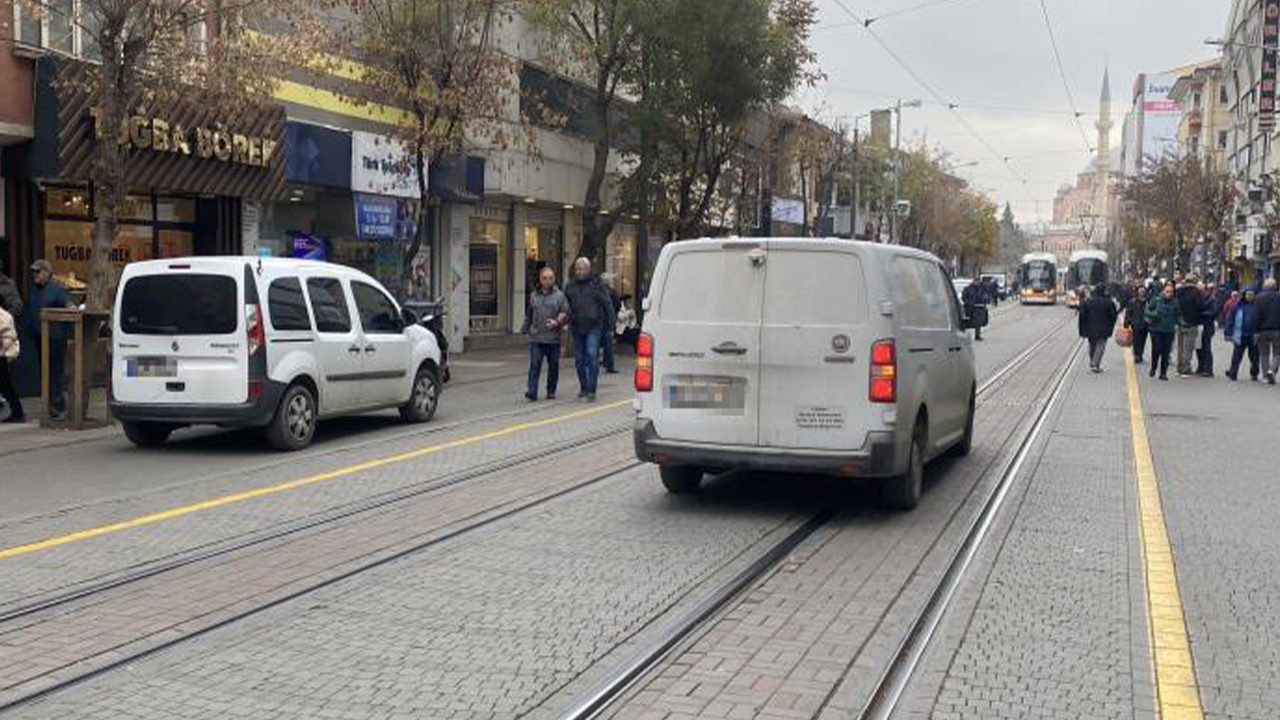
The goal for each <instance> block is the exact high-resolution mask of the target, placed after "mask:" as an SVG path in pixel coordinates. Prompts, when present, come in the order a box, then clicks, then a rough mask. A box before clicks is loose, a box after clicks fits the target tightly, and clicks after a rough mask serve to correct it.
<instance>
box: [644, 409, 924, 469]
mask: <svg viewBox="0 0 1280 720" xmlns="http://www.w3.org/2000/svg"><path fill="white" fill-rule="evenodd" d="M634 440H635V450H636V457H637V458H638V459H639V460H640V461H641V462H649V463H656V464H658V465H694V466H699V467H706V468H710V469H720V468H723V469H726V470H772V471H778V472H806V473H818V474H822V475H838V476H841V477H866V478H885V477H896V476H898V475H901V474H902V472H903V470H904V466H905V465H906V455H905V453H899V452H898V443H897V441H896V440H895V438H894V433H893V432H873V433H868V434H867V443H866V445H865V446H864V447H863V448H862V449H860V450H853V451H846V450H841V451H823V450H782V449H777V448H758V447H747V446H740V445H738V446H725V445H710V444H706V443H694V442H687V441H683V440H664V439H662V438H660V437H658V433H657V431H656V430H655V429H654V427H653V421H652V420H637V421H636V426H635V431H634ZM899 455H901V456H902V457H899Z"/></svg>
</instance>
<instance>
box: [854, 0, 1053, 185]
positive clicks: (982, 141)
mask: <svg viewBox="0 0 1280 720" xmlns="http://www.w3.org/2000/svg"><path fill="white" fill-rule="evenodd" d="M832 2H834V3H835V4H836V7H838V8H840V9H841V10H843V11H844V12H845V14H846V15H848V16H849V17H851V18H853V19H854V20H856V21H858V22H859V23H861V24H862V27H863V29H864V30H866V31H867V34H868V35H870V36H871V38H872V39H873V40H875V41H876V44H877V45H879V46H880V48H881V49H882V50H884V51H885V52H886V53H888V55H889V57H890V58H892V59H893V61H894V62H895V63H897V64H898V67H900V68H902V69H903V71H905V72H906V73H907V74H908V75H910V76H911V79H913V80H915V81H916V84H918V85H919V86H920V87H921V88H923V89H924V90H925V92H927V93H929V95H931V96H932V97H933V99H934V100H935V101H937V102H938V103H941V104H942V105H944V106H946V108H947V109H948V110H950V111H951V114H952V115H953V116H955V119H956V122H959V123H960V125H962V126H963V127H964V129H965V130H966V131H967V132H968V133H969V135H970V136H971V137H972V138H973V139H974V140H977V141H978V144H979V145H981V146H982V147H983V149H985V150H986V151H987V152H988V153H990V154H991V157H992V158H994V159H996V160H998V161H999V162H1000V163H1001V164H1003V165H1004V166H1005V167H1006V168H1008V170H1009V174H1010V176H1011V178H1012V179H1013V180H1015V181H1017V182H1019V183H1020V184H1021V185H1022V191H1023V192H1025V193H1026V194H1027V198H1028V199H1034V198H1032V195H1031V189H1030V188H1029V187H1028V182H1027V179H1026V178H1024V177H1022V176H1021V175H1020V174H1019V173H1018V169H1017V168H1015V167H1014V166H1013V163H1012V162H1010V161H1009V157H1010V156H1008V155H1005V154H1004V153H1001V152H1000V151H999V150H997V149H996V148H995V146H994V145H992V144H991V143H990V142H989V141H987V139H986V138H985V137H983V136H982V134H981V133H979V132H978V131H977V129H976V128H974V127H973V125H972V124H970V123H969V121H968V120H967V119H966V118H965V117H964V115H962V114H960V110H959V107H960V106H959V105H957V104H956V103H954V102H950V101H949V100H947V99H946V98H945V97H943V96H942V93H940V92H938V91H937V90H936V89H934V87H933V86H932V85H930V84H929V82H928V81H926V80H925V79H924V78H923V77H922V76H921V75H920V73H918V72H916V71H915V69H914V68H912V67H911V66H910V65H908V64H907V61H906V60H904V59H902V56H901V55H899V54H898V53H897V51H895V50H894V49H893V46H891V45H890V44H889V43H888V42H887V41H886V40H885V39H884V38H882V37H881V36H880V33H878V32H876V30H875V28H873V27H871V23H869V22H867V21H865V20H863V19H862V18H861V17H859V15H858V14H857V13H855V12H854V11H853V10H851V9H849V6H848V5H846V4H845V3H844V0H832ZM898 121H899V122H901V121H902V120H901V118H899V120H898Z"/></svg>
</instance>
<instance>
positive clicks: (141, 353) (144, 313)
mask: <svg viewBox="0 0 1280 720" xmlns="http://www.w3.org/2000/svg"><path fill="white" fill-rule="evenodd" d="M243 274H244V271H243V268H242V267H241V266H238V265H235V264H223V265H212V264H209V265H206V266H196V267H195V268H193V266H192V265H190V264H186V263H173V264H170V265H168V266H161V267H160V268H159V269H152V268H148V269H147V270H146V271H145V272H141V273H137V274H132V275H128V274H127V275H126V279H125V284H124V286H123V288H121V290H120V301H119V305H118V307H117V308H116V321H115V325H116V326H115V333H116V334H115V338H116V339H115V351H116V352H115V358H114V359H113V368H112V386H113V390H112V391H113V393H114V395H115V398H116V400H118V401H120V402H126V403H140V404H158V405H178V404H190V405H234V404H241V403H244V402H247V401H248V396H249V363H248V347H247V338H246V337H245V331H244V314H245V313H244V299H243V294H242V292H243V291H242V289H241V283H240V282H238V278H239V277H240V276H242V275H243Z"/></svg>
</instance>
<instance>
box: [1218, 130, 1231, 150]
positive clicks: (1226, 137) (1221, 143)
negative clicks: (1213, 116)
mask: <svg viewBox="0 0 1280 720" xmlns="http://www.w3.org/2000/svg"><path fill="white" fill-rule="evenodd" d="M1230 141H1231V135H1230V133H1228V131H1226V130H1220V131H1218V149H1219V150H1226V149H1227V145H1228V144H1229V143H1230Z"/></svg>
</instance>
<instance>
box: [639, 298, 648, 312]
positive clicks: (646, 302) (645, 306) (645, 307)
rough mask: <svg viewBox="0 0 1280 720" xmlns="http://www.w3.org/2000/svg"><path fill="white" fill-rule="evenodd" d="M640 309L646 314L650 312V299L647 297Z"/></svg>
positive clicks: (641, 302) (642, 301)
mask: <svg viewBox="0 0 1280 720" xmlns="http://www.w3.org/2000/svg"><path fill="white" fill-rule="evenodd" d="M640 309H641V310H643V311H644V312H649V298H647V297H646V298H645V299H644V300H641V301H640Z"/></svg>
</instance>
